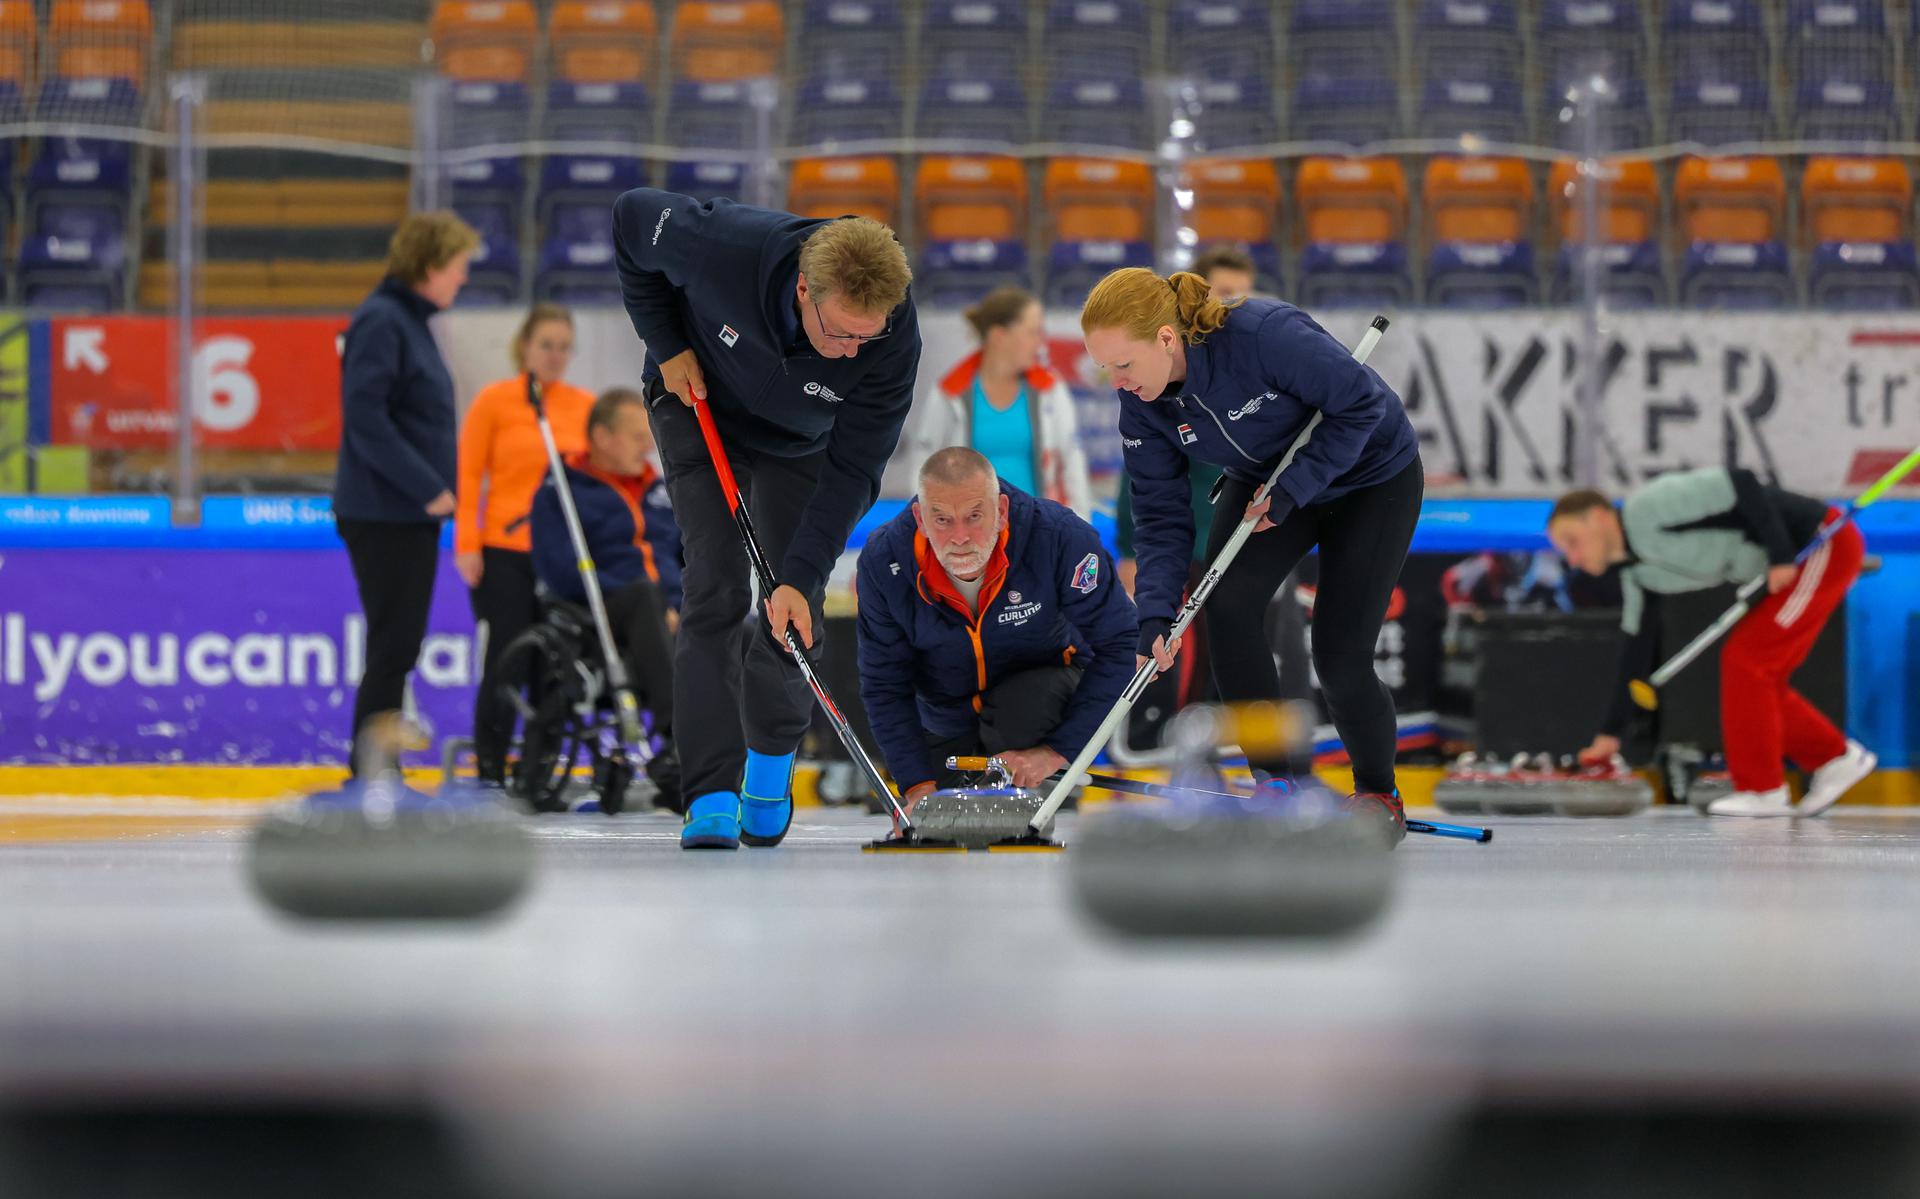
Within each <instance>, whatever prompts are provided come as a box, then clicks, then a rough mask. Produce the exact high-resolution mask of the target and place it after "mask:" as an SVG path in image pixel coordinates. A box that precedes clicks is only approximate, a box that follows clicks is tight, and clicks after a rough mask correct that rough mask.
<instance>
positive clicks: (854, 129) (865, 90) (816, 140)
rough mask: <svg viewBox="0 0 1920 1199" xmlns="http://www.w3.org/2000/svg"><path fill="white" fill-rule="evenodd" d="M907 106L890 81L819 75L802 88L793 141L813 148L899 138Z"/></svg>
mask: <svg viewBox="0 0 1920 1199" xmlns="http://www.w3.org/2000/svg"><path fill="white" fill-rule="evenodd" d="M905 121H906V105H905V104H904V103H903V102H902V100H901V98H900V92H899V90H898V89H897V88H896V87H895V86H894V84H893V81H892V80H891V79H888V78H885V77H878V78H872V79H860V78H855V77H847V76H833V75H824V74H816V75H814V76H813V77H812V78H810V79H808V80H807V81H806V82H804V83H802V84H801V85H800V88H799V90H798V93H797V102H796V104H795V105H794V117H793V130H792V136H791V138H790V140H791V141H792V142H793V143H795V144H796V145H803V146H813V145H821V144H823V143H829V142H858V141H869V140H876V139H887V138H897V137H899V136H901V133H902V131H903V130H904V128H905Z"/></svg>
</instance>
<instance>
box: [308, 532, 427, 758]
mask: <svg viewBox="0 0 1920 1199" xmlns="http://www.w3.org/2000/svg"><path fill="white" fill-rule="evenodd" d="M334 524H335V526H336V527H337V528H338V529H339V530H340V540H342V541H344V542H346V544H347V561H348V562H349V563H351V564H352V566H353V583H354V587H355V588H356V589H357V590H358V591H359V593H360V610H361V611H363V612H365V613H366V615H367V663H366V667H365V669H364V670H363V671H362V673H361V675H360V686H359V688H358V689H357V690H356V691H355V692H354V696H353V748H352V750H351V751H349V753H348V755H347V769H348V770H349V771H351V772H352V773H353V774H354V776H355V777H358V775H359V773H360V766H361V756H362V754H361V750H362V746H361V742H360V731H361V729H362V728H363V727H365V725H366V723H367V721H368V720H370V719H372V718H373V717H375V716H378V715H381V714H383V713H386V712H398V711H400V710H401V706H402V705H403V704H404V703H405V702H406V693H407V675H408V674H409V673H410V672H411V671H412V670H413V667H414V663H416V662H418V661H419V660H420V646H421V643H422V642H424V641H425V640H426V639H427V618H428V616H429V615H430V614H431V613H432V610H433V576H434V574H435V573H436V572H437V571H438V570H439V567H440V522H439V521H437V520H429V521H393V522H389V521H379V520H349V519H345V518H338V517H337V518H335V520H334Z"/></svg>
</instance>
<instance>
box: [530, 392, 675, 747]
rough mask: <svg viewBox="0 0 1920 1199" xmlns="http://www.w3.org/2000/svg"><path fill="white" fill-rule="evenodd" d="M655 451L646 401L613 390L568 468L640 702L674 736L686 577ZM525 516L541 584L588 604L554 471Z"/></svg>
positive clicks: (597, 407)
mask: <svg viewBox="0 0 1920 1199" xmlns="http://www.w3.org/2000/svg"><path fill="white" fill-rule="evenodd" d="M652 453H653V435H652V432H651V431H650V430H649V428H648V426H647V412H646V402H645V401H644V400H643V399H642V398H641V396H640V393H639V392H637V391H634V390H633V389H632V388H627V387H616V388H614V389H613V390H611V391H609V392H607V393H605V394H604V395H602V396H601V397H600V398H599V399H597V400H595V401H594V405H593V408H592V410H591V411H590V412H589V413H588V415H587V451H586V452H585V453H584V454H574V455H572V456H570V457H569V458H567V459H566V461H565V463H564V465H565V466H566V471H567V486H568V487H570V488H571V489H572V491H573V506H574V509H575V510H576V511H577V512H578V513H579V514H580V531H581V533H582V534H584V535H585V537H586V542H587V546H586V549H587V554H588V556H589V557H591V558H592V559H593V566H594V572H595V573H596V574H598V575H599V577H600V586H601V589H602V590H603V592H604V593H605V597H606V602H607V619H608V622H609V623H610V624H612V625H613V635H614V639H615V640H616V641H617V642H618V644H619V648H620V653H621V658H622V660H624V661H625V662H626V665H627V672H628V674H630V675H632V676H633V679H634V684H635V687H636V689H637V690H638V691H639V692H640V700H641V703H642V704H643V705H644V706H645V707H646V708H647V710H648V711H650V712H652V713H653V720H654V728H655V729H656V731H658V732H659V733H661V735H663V736H666V737H671V736H672V735H673V723H674V722H673V648H672V646H671V644H670V643H669V640H668V635H667V633H668V624H667V622H668V613H669V612H670V611H671V610H672V607H673V606H674V605H675V604H676V603H677V600H678V595H677V588H675V589H673V590H669V587H670V583H669V581H670V580H677V579H678V578H679V577H680V534H679V530H678V529H676V528H675V527H674V523H673V509H672V508H671V507H670V506H668V505H664V504H661V503H660V502H659V498H658V497H657V496H656V494H655V493H656V492H657V491H659V490H660V489H661V488H662V486H663V485H662V483H661V481H660V478H659V476H658V475H657V474H656V473H655V472H654V469H653V464H652V463H651V462H650V461H649V457H650V456H651V455H652ZM528 519H529V521H530V523H531V525H532V533H533V573H534V577H535V578H537V579H539V580H540V582H541V584H542V585H543V586H545V587H546V589H547V590H548V591H550V592H552V593H553V594H554V595H555V596H557V597H559V598H560V599H563V600H565V601H567V602H568V603H573V604H583V605H584V604H585V603H586V602H587V593H586V585H585V584H584V583H583V582H582V580H581V578H580V566H579V557H578V555H577V554H576V553H575V551H574V547H573V539H572V537H570V536H569V535H568V533H567V521H566V513H565V512H564V511H563V510H562V509H561V507H560V493H559V490H558V489H557V488H556V486H555V484H554V479H553V476H552V475H551V474H549V475H548V476H547V480H546V482H544V483H542V484H541V485H540V490H539V491H537V492H535V493H534V496H533V510H532V512H531V513H529V517H528Z"/></svg>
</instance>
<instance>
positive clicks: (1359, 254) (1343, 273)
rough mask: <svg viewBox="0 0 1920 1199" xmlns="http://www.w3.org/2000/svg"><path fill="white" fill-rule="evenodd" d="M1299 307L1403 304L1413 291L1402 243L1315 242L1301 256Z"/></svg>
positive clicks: (1361, 306)
mask: <svg viewBox="0 0 1920 1199" xmlns="http://www.w3.org/2000/svg"><path fill="white" fill-rule="evenodd" d="M1299 291H1300V301H1299V302H1300V303H1301V304H1303V305H1305V306H1307V307H1321V308H1363V307H1383V306H1391V305H1395V304H1405V303H1406V302H1407V300H1408V298H1409V297H1410V296H1411V295H1412V293H1413V279H1412V277H1411V276H1410V275H1409V274H1408V271H1407V247H1406V246H1405V244H1403V243H1401V242H1314V243H1309V244H1308V245H1307V247H1306V248H1305V249H1304V250H1302V251H1301V253H1300V287H1299Z"/></svg>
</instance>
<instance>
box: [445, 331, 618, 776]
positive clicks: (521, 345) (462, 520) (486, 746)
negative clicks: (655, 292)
mask: <svg viewBox="0 0 1920 1199" xmlns="http://www.w3.org/2000/svg"><path fill="white" fill-rule="evenodd" d="M572 358H573V314H572V313H571V312H569V311H567V310H566V309H565V308H562V307H560V306H559V305H558V304H536V305H534V306H533V310H532V311H531V312H529V313H528V314H527V319H526V320H525V321H523V322H521V324H520V331H519V332H518V333H517V334H515V335H514V339H513V366H514V370H515V372H516V373H515V374H514V375H513V376H512V377H510V378H506V379H501V380H500V381H498V382H496V383H490V384H488V385H487V386H486V387H483V388H481V389H480V394H479V395H476V396H474V397H473V404H472V406H470V407H469V408H468V409H467V416H466V421H465V423H464V424H462V426H461V428H460V483H459V490H458V495H459V502H460V507H459V512H458V514H457V520H456V522H455V524H454V534H453V550H454V555H453V564H454V567H455V569H457V570H458V571H459V572H460V577H461V578H462V579H464V580H466V584H467V586H468V588H469V589H470V590H471V597H472V600H473V619H474V622H475V624H476V625H477V626H478V630H479V635H480V644H481V646H482V647H483V648H482V656H481V662H482V666H481V672H480V692H479V694H478V696H476V697H475V700H474V705H473V752H474V757H475V759H476V761H477V763H478V765H479V770H480V777H481V779H483V780H486V781H491V782H499V781H502V780H503V779H504V776H505V770H506V753H507V742H508V740H509V739H510V738H511V737H512V735H513V716H514V713H513V708H512V706H511V705H509V704H507V703H506V702H504V701H503V700H502V699H501V697H500V696H498V695H497V694H496V691H497V686H496V682H495V679H494V670H495V667H496V665H497V663H498V661H499V657H500V651H501V650H502V649H503V648H505V647H506V646H507V644H508V643H510V642H511V641H512V640H513V639H514V638H515V637H517V636H519V635H520V634H521V633H522V632H523V631H525V630H526V629H527V628H528V627H529V626H531V625H532V624H533V622H534V621H535V620H536V619H537V618H538V616H539V612H538V609H537V607H536V604H535V601H534V590H533V560H532V549H533V539H532V535H531V533H530V532H529V531H528V528H527V513H528V512H529V511H531V510H532V508H533V496H534V492H536V491H538V490H539V488H540V482H541V480H543V479H545V478H546V475H547V450H546V446H545V444H544V443H543V442H542V441H541V439H540V426H539V423H538V422H537V421H535V420H534V416H533V408H532V406H531V405H529V404H528V403H527V383H526V376H527V375H528V374H529V373H531V374H532V375H533V377H534V378H535V379H536V380H538V381H539V383H540V394H541V396H542V397H543V398H544V399H545V401H546V406H547V419H548V421H549V423H550V424H551V425H552V427H553V439H554V441H555V442H557V443H558V444H559V447H560V453H561V454H562V455H563V456H564V455H567V454H572V453H577V452H580V451H583V450H585V449H586V448H587V411H588V410H589V409H591V408H592V407H593V395H592V393H590V392H587V391H585V390H582V389H581V388H578V387H575V386H573V385H572V384H570V383H567V382H565V381H564V380H563V379H562V378H561V376H563V375H565V374H566V371H567V363H568V362H569V361H571V360H572Z"/></svg>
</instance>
